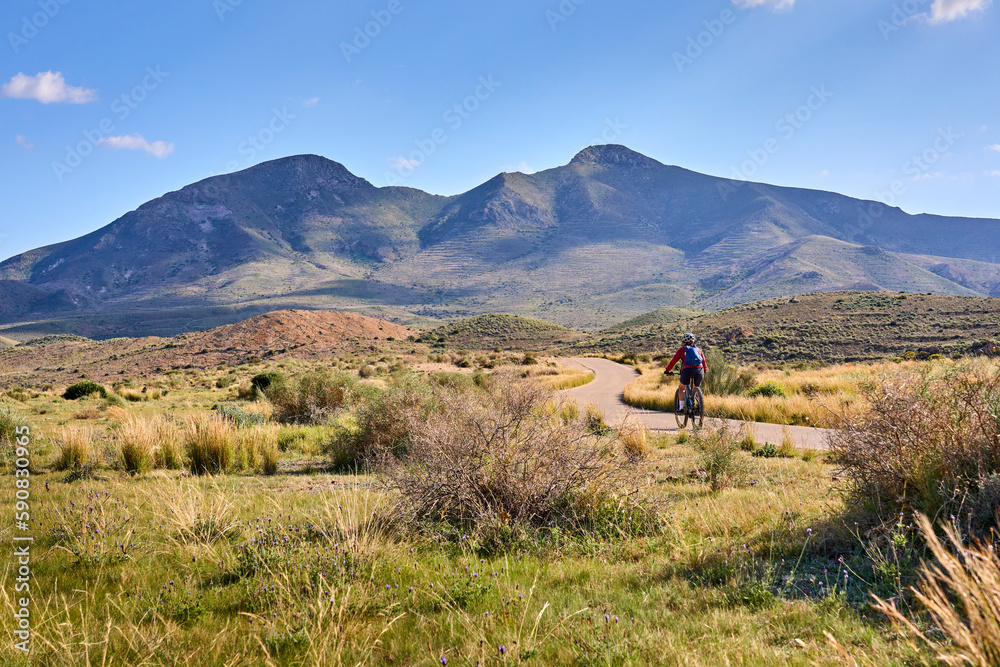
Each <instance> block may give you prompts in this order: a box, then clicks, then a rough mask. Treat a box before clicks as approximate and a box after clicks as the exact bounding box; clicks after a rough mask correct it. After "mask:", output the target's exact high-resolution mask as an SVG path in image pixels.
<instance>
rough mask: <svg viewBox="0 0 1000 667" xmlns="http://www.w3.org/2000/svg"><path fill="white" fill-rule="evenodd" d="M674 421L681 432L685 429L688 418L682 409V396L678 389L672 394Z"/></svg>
mask: <svg viewBox="0 0 1000 667" xmlns="http://www.w3.org/2000/svg"><path fill="white" fill-rule="evenodd" d="M678 408H680V410H678ZM674 419H676V420H677V428H679V429H681V430H683V429H685V428H686V427H687V423H688V416H687V411H686V410H685V409H684V395H683V394H682V393H681V391H680V389H678V390H677V392H676V393H675V394H674Z"/></svg>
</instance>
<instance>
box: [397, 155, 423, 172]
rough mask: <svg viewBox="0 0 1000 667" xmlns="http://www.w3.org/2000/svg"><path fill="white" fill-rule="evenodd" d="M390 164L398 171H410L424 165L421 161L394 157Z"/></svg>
mask: <svg viewBox="0 0 1000 667" xmlns="http://www.w3.org/2000/svg"><path fill="white" fill-rule="evenodd" d="M389 164H391V165H392V168H393V169H395V170H396V171H409V170H412V169H416V168H417V167H419V166H420V165H421V164H423V163H422V162H421V161H420V160H411V159H409V158H405V157H394V158H392V159H391V160H389Z"/></svg>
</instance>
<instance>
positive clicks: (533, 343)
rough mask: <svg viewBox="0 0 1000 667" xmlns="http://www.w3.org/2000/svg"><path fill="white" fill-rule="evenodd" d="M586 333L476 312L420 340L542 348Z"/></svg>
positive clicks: (470, 345) (484, 347)
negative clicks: (444, 340)
mask: <svg viewBox="0 0 1000 667" xmlns="http://www.w3.org/2000/svg"><path fill="white" fill-rule="evenodd" d="M584 336H585V334H583V333H581V332H579V331H573V330H572V329H567V328H566V327H561V326H559V325H557V324H551V323H549V322H543V321H541V320H534V319H531V318H527V317H521V316H519V315H508V314H497V313H492V314H487V315H476V316H475V317H470V318H467V319H464V320H459V321H458V322H453V323H451V324H448V325H445V326H443V327H439V328H437V329H434V330H433V331H429V332H427V333H426V334H424V335H423V336H422V337H421V340H424V341H427V342H433V341H434V340H435V339H439V338H442V337H443V338H446V339H447V342H448V344H449V345H450V346H457V347H468V348H473V349H480V350H487V349H491V348H495V347H501V348H504V349H506V350H542V349H547V348H550V347H552V346H553V345H559V344H566V343H573V342H575V341H577V340H580V339H581V338H583V337H584Z"/></svg>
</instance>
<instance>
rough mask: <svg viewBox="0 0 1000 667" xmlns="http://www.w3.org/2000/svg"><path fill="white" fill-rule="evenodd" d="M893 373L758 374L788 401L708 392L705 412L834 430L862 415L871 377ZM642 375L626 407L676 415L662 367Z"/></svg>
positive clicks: (866, 368) (868, 369)
mask: <svg viewBox="0 0 1000 667" xmlns="http://www.w3.org/2000/svg"><path fill="white" fill-rule="evenodd" d="M890 368H891V369H898V368H899V365H896V364H881V365H878V366H874V365H864V364H846V365H840V366H832V367H829V368H823V369H819V370H803V371H788V372H785V371H774V370H771V371H759V372H758V373H757V375H756V379H755V382H756V384H757V385H759V384H764V383H774V384H777V385H779V386H781V387H782V388H783V389H784V390H786V392H787V393H788V396H746V395H727V396H720V395H717V394H711V393H708V392H707V391H706V392H705V411H706V413H707V414H709V415H712V416H715V417H723V418H728V419H735V420H739V421H754V422H764V423H769V424H793V425H806V426H818V427H821V428H834V427H836V426H839V425H840V424H841V423H843V421H844V420H850V419H852V418H855V417H856V416H857V415H858V414H859V413H860V410H861V407H860V400H859V397H860V396H861V394H862V391H863V390H862V385H863V384H864V383H865V382H867V381H868V380H869V379H870V378H871V377H872V374H873V373H875V372H877V371H879V370H880V369H881V370H888V369H890ZM642 371H643V374H642V376H640V377H639V378H637V379H636V380H635V381H634V382H632V383H631V384H629V385H628V386H627V387H625V402H626V403H628V404H629V405H631V406H634V407H638V408H644V409H646V410H658V411H661V412H672V411H673V410H674V391H675V390H676V388H677V382H676V380H675V379H673V378H667V377H665V376H664V375H663V374H662V372H660V368H659V366H649V367H644V368H642ZM709 373H711V369H709Z"/></svg>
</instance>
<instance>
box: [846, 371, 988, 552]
mask: <svg viewBox="0 0 1000 667" xmlns="http://www.w3.org/2000/svg"><path fill="white" fill-rule="evenodd" d="M869 395H870V398H871V405H870V407H869V408H868V409H867V411H866V412H865V413H864V414H863V416H862V417H860V418H859V419H857V420H856V421H854V422H852V423H848V424H846V425H845V427H844V428H843V429H842V430H840V431H837V432H835V433H834V434H833V435H832V436H831V441H830V446H831V450H832V452H833V454H834V456H835V458H836V460H837V461H838V462H839V464H840V465H841V467H842V468H843V470H842V473H841V474H842V476H843V477H845V478H846V479H847V494H848V496H849V504H850V506H851V507H853V508H856V509H857V510H858V511H859V512H860V513H861V514H862V517H863V518H865V519H868V520H870V521H871V522H873V523H884V522H887V521H891V520H894V519H895V517H897V516H898V515H899V513H900V512H910V511H918V512H920V513H922V514H926V515H928V516H930V517H932V518H933V519H934V520H936V519H937V518H939V517H947V516H950V515H954V516H956V517H959V520H960V521H961V522H962V523H963V524H964V525H965V529H966V530H971V531H973V532H981V531H986V530H988V529H989V528H991V527H994V526H996V521H997V520H996V512H997V510H998V509H1000V504H998V502H1000V485H998V484H996V483H995V481H994V480H995V475H996V473H997V471H998V470H1000V375H998V373H997V372H996V371H986V370H982V369H971V370H959V369H953V370H952V371H951V373H950V374H949V375H947V376H945V377H934V376H931V375H929V374H911V375H897V376H894V377H889V378H885V379H883V380H882V381H881V382H879V383H878V386H876V387H874V388H873V389H872V390H871V391H870V392H869Z"/></svg>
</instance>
